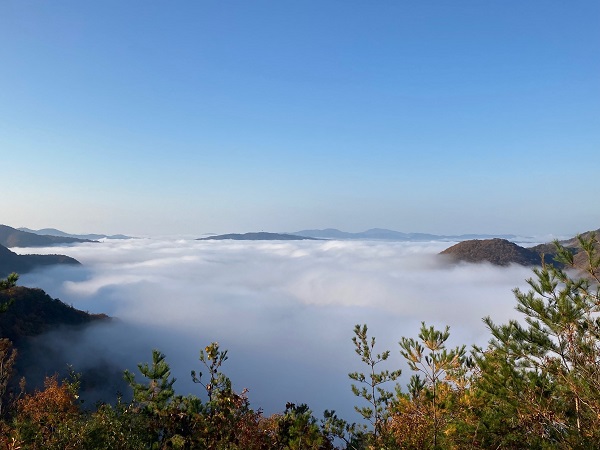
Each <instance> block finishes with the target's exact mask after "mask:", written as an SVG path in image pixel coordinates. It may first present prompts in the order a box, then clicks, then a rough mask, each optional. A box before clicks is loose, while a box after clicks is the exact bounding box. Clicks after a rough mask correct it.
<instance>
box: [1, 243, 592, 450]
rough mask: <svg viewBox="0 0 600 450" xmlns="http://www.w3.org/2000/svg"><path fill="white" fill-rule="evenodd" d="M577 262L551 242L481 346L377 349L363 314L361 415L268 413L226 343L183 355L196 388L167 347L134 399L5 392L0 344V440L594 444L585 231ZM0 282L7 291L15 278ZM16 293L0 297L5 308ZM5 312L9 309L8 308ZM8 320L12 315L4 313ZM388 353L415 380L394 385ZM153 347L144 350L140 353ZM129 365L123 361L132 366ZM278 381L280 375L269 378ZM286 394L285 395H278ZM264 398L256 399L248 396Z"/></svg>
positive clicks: (432, 334) (52, 388)
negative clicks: (511, 312)
mask: <svg viewBox="0 0 600 450" xmlns="http://www.w3.org/2000/svg"><path fill="white" fill-rule="evenodd" d="M577 245H578V247H579V248H580V251H579V252H577V254H578V255H585V264H584V263H582V262H581V261H580V259H582V258H581V257H579V258H578V260H577V261H576V260H575V256H574V252H573V251H571V249H570V248H567V247H565V246H563V245H561V244H560V243H556V252H555V253H556V258H557V260H558V261H559V262H560V264H557V265H543V266H541V267H538V268H535V269H533V275H532V278H531V279H530V280H528V283H529V286H530V289H529V290H528V291H527V292H523V291H520V290H515V291H514V293H515V298H516V309H517V311H518V312H519V313H520V320H518V321H517V320H515V321H511V322H509V323H505V324H497V323H495V322H494V321H493V319H492V318H489V317H488V318H485V319H484V321H485V323H486V324H487V326H488V328H489V331H490V340H489V344H488V345H487V346H486V347H485V348H472V349H471V348H467V347H466V346H459V347H456V348H447V347H446V342H447V340H448V338H449V336H450V330H449V329H448V328H447V327H446V328H444V329H436V328H434V327H431V326H428V325H427V324H426V323H423V324H422V327H421V330H420V333H419V335H418V336H414V337H402V336H398V337H397V339H398V340H399V346H398V347H397V348H395V349H380V348H379V347H378V346H377V343H376V340H375V338H374V337H372V336H371V335H370V334H369V330H368V328H367V326H366V325H357V326H356V327H355V329H354V338H353V339H352V343H350V342H349V343H348V344H349V345H348V350H349V351H351V348H352V345H353V346H354V350H355V353H356V355H357V358H359V359H360V360H361V361H362V363H363V364H364V365H363V367H364V370H363V371H362V372H354V373H350V374H349V378H350V380H349V381H348V380H340V383H348V384H349V389H348V393H349V395H352V393H353V394H354V395H355V396H356V405H357V406H356V410H357V412H358V413H359V414H360V415H361V416H362V418H363V422H362V423H361V424H351V423H348V422H346V421H345V420H344V418H340V417H338V416H337V415H336V414H335V412H333V411H325V412H324V414H323V417H322V418H317V417H316V416H315V414H313V412H312V411H311V410H310V409H309V406H307V405H304V404H293V403H287V404H283V403H282V412H281V413H279V414H274V415H271V416H268V417H267V416H264V415H263V414H262V412H261V410H260V408H258V407H257V406H255V405H252V404H251V402H250V400H249V399H248V397H247V395H246V391H241V392H237V391H235V390H234V388H233V386H232V384H231V381H230V380H229V378H228V377H227V375H226V374H225V373H226V362H227V359H228V357H229V355H228V353H227V351H226V350H224V349H221V348H220V346H219V344H218V343H216V342H214V343H211V344H209V345H207V346H206V347H205V348H204V349H202V350H201V351H200V357H199V359H200V363H199V364H197V363H196V364H194V362H193V361H190V367H191V368H193V367H194V366H199V367H200V371H199V372H195V371H192V373H191V376H192V378H193V380H194V381H195V382H196V383H197V386H198V393H197V395H192V396H187V397H182V396H179V395H176V393H175V389H174V388H175V382H176V381H175V380H174V379H173V378H172V377H171V371H170V367H169V364H168V359H167V356H165V355H164V354H162V353H161V352H160V351H159V350H154V351H152V353H151V359H150V361H149V362H148V363H144V364H140V365H139V371H140V373H141V374H142V377H136V376H134V374H133V373H131V372H129V371H125V373H124V377H125V379H126V381H127V383H128V385H129V387H130V391H131V393H132V400H131V401H124V400H122V399H121V398H119V397H117V396H116V397H115V401H114V403H113V404H101V405H98V407H97V408H94V409H93V410H91V411H90V410H88V411H84V410H83V409H82V408H80V404H79V401H78V391H79V388H80V383H81V380H80V379H79V378H78V377H77V376H76V375H75V376H73V377H71V378H69V379H66V380H59V379H57V378H56V377H51V378H48V379H47V380H46V384H45V387H44V388H42V389H39V390H37V391H35V392H29V393H26V392H18V391H15V392H12V393H11V392H8V391H7V390H6V389H5V387H6V379H7V376H8V375H9V374H10V372H11V369H12V366H13V365H14V361H15V354H14V352H13V351H12V350H11V344H10V343H9V341H8V340H7V339H4V340H2V341H1V342H2V345H1V346H0V362H1V364H0V398H1V400H2V401H1V403H0V405H1V407H2V409H1V411H0V412H1V414H2V419H1V422H0V446H2V448H7V449H61V450H62V449H107V448H110V449H168V448H177V449H256V450H259V449H282V450H283V449H290V450H291V449H298V450H300V449H323V450H325V449H333V448H342V449H354V450H359V449H382V448H384V449H489V448H494V449H524V448H535V449H594V448H600V444H599V443H600V320H599V319H598V312H600V311H599V310H600V306H599V305H600V279H599V277H598V269H599V268H600V254H599V252H598V240H597V238H596V236H595V235H588V236H584V237H580V238H579V240H578V241H577ZM15 282H16V279H15V278H14V277H12V278H9V279H7V280H3V281H2V282H1V283H0V290H2V291H4V298H5V299H6V298H12V293H14V294H15V296H16V295H17V293H18V289H16V288H15V286H14V284H15ZM17 302H18V299H16V300H15V301H13V302H12V304H11V302H10V301H9V300H4V302H3V303H2V304H3V305H5V306H6V307H5V308H3V309H6V310H7V311H10V310H11V308H13V307H15V304H16V303H17ZM4 314H8V313H6V312H5V313H4ZM11 314H14V315H15V320H16V319H17V316H18V315H19V314H20V313H19V312H18V311H16V310H15V311H14V312H13V313H11ZM391 351H394V352H396V351H398V352H400V354H401V355H402V356H403V357H404V358H405V359H406V362H407V365H408V368H409V370H410V372H411V373H412V375H413V376H412V377H411V379H410V382H409V383H408V385H407V386H399V385H397V384H396V383H397V380H398V378H399V376H400V370H398V368H395V367H389V366H388V365H387V364H388V358H389V355H390V354H391ZM149 354H150V353H149ZM130 369H131V368H130ZM273 383H277V380H273ZM282 401H285V400H284V399H282ZM258 406H260V405H258Z"/></svg>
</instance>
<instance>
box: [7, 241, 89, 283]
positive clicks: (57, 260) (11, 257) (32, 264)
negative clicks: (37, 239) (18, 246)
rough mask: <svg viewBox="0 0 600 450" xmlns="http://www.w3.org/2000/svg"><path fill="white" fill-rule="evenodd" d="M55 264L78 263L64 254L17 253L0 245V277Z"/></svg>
mask: <svg viewBox="0 0 600 450" xmlns="http://www.w3.org/2000/svg"><path fill="white" fill-rule="evenodd" d="M55 264H70V265H80V264H81V263H80V262H79V261H77V260H76V259H75V258H71V257H70V256H65V255H18V254H16V253H14V252H12V251H10V250H9V249H8V248H6V247H4V246H3V245H0V278H4V277H6V276H7V275H8V274H10V273H12V272H16V273H19V274H21V273H26V272H30V271H32V270H33V269H35V268H37V267H43V266H51V265H55Z"/></svg>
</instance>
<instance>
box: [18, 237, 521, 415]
mask: <svg viewBox="0 0 600 450" xmlns="http://www.w3.org/2000/svg"><path fill="white" fill-rule="evenodd" d="M450 245H452V243H446V242H432V243H406V242H402V243H401V242H368V241H353V242H348V241H277V242H266V241H262V242H261V241H243V242H240V241H194V240H174V239H170V240H168V239H131V240H106V241H103V242H101V243H95V244H83V245H77V246H67V247H52V248H42V249H37V248H36V249H35V251H33V250H32V249H14V250H16V251H18V252H19V253H34V252H35V253H61V254H66V255H69V256H72V257H74V258H76V259H78V260H79V261H80V262H81V263H82V264H83V266H82V267H68V268H52V269H46V270H44V271H39V272H35V273H30V274H25V275H22V276H21V278H20V284H22V285H25V286H30V287H40V288H42V289H44V290H46V292H47V293H48V294H49V295H50V296H52V297H54V298H56V297H58V298H60V299H61V300H62V301H63V302H65V303H67V304H72V305H73V306H74V307H76V308H78V309H82V310H86V311H89V312H93V313H106V314H108V315H110V316H112V317H115V318H117V319H118V320H114V321H111V323H108V324H101V325H96V326H94V327H92V328H91V329H89V330H88V331H87V332H86V334H85V336H84V337H83V338H81V339H80V340H78V341H77V342H73V341H72V340H66V341H65V340H62V342H61V343H60V345H61V346H62V347H64V349H65V351H66V352H67V353H68V356H69V358H70V359H71V360H72V362H73V365H74V367H75V369H76V370H82V369H84V368H85V367H86V366H89V365H90V364H93V363H94V362H95V361H98V360H101V359H107V360H110V361H111V362H114V363H115V364H116V365H117V366H118V367H120V368H122V369H130V370H133V369H135V368H136V365H137V364H138V363H140V362H149V361H150V360H151V350H152V349H153V348H157V349H159V350H161V351H162V352H163V353H165V354H166V356H167V361H168V362H169V363H170V364H171V367H172V373H173V376H175V377H176V378H177V382H176V383H175V387H176V389H177V391H178V393H180V394H188V393H195V394H201V387H200V386H198V385H195V384H193V383H192V381H191V378H190V371H191V370H196V371H198V370H200V371H202V369H203V368H202V367H201V365H200V364H201V363H200V362H199V360H198V356H199V351H200V349H202V348H204V347H205V346H206V345H207V344H209V343H210V342H212V341H218V342H219V344H220V345H221V348H222V349H228V350H229V360H228V361H227V362H226V363H225V365H224V367H223V372H224V373H225V374H226V375H228V376H229V377H230V378H231V379H232V382H233V386H234V389H235V390H236V391H241V390H242V389H243V388H248V389H249V393H248V396H249V398H250V401H251V404H252V406H253V407H254V408H259V407H262V408H263V409H264V410H265V412H266V413H273V412H277V411H282V410H283V409H285V404H286V402H294V403H307V404H308V405H309V406H310V407H311V409H312V410H313V412H314V413H315V415H316V416H321V415H322V412H323V410H324V409H335V410H336V411H338V413H340V414H341V415H342V416H343V417H345V418H346V419H347V420H350V421H355V420H356V421H357V420H358V419H359V417H358V414H357V413H355V412H354V411H353V405H355V404H360V405H362V403H361V400H360V399H357V398H355V397H354V396H353V395H352V393H351V391H350V380H349V379H348V376H347V374H348V372H352V371H355V370H359V371H362V370H364V369H366V367H362V366H361V362H360V359H359V357H358V356H357V355H356V354H355V352H354V347H353V344H352V341H351V338H352V336H353V332H352V330H353V328H354V325H355V324H358V323H360V324H362V323H366V324H368V326H369V332H370V334H371V335H374V336H376V338H377V344H376V350H379V351H383V350H385V349H390V350H392V355H391V357H390V359H389V364H388V365H387V366H385V367H386V368H390V369H395V368H397V367H400V368H402V369H403V374H402V377H401V379H400V383H401V384H402V385H403V386H405V384H406V382H407V381H408V378H409V377H410V375H411V373H410V371H409V369H408V368H407V367H406V365H405V364H404V361H403V360H402V358H401V356H400V354H399V346H398V341H399V340H400V338H401V337H402V336H407V337H416V336H417V335H418V330H419V327H420V323H421V321H425V322H426V323H427V324H428V325H435V326H436V327H443V326H445V325H449V326H450V327H451V336H450V341H449V345H450V346H455V345H459V344H467V346H470V345H471V344H478V345H485V344H486V342H487V340H488V338H489V334H488V332H487V330H486V328H485V326H484V324H483V323H482V320H481V319H482V317H484V316H487V315H489V316H491V317H492V318H493V320H494V321H495V322H497V323H502V322H505V321H506V320H508V319H509V318H515V317H518V315H517V313H516V312H515V311H514V306H515V300H514V296H513V294H512V292H511V291H512V289H513V288H515V287H521V288H526V283H525V279H526V278H528V277H530V276H531V270H530V269H528V268H524V267H520V266H510V267H506V268H498V267H493V266H491V265H487V264H481V265H471V264H460V265H449V264H446V262H445V261H444V260H443V259H442V258H441V257H439V256H438V255H437V253H438V252H440V251H441V250H443V249H445V248H447V247H449V246H450ZM55 338H56V336H55ZM382 368H384V366H382ZM138 379H140V376H139V375H138ZM390 389H391V386H390ZM115 395H116V394H115Z"/></svg>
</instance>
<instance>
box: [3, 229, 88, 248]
mask: <svg viewBox="0 0 600 450" xmlns="http://www.w3.org/2000/svg"><path fill="white" fill-rule="evenodd" d="M82 242H97V241H93V240H90V239H78V238H74V237H68V236H47V235H44V236H41V235H38V234H35V233H28V232H26V231H21V230H17V229H16V228H12V227H9V226H7V225H0V245H4V246H5V247H48V246H51V245H56V244H76V243H82Z"/></svg>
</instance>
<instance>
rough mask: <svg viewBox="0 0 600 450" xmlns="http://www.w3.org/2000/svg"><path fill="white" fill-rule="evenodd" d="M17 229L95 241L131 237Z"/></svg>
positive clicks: (46, 229) (54, 230)
mask: <svg viewBox="0 0 600 450" xmlns="http://www.w3.org/2000/svg"><path fill="white" fill-rule="evenodd" d="M17 229H18V230H20V231H25V232H27V233H33V234H38V235H40V236H57V237H68V238H75V239H85V240H93V241H96V240H98V239H131V236H125V235H124V234H113V235H107V234H70V233H65V232H64V231H60V230H57V229H56V228H42V229H41V230H31V229H29V228H25V227H20V228H17Z"/></svg>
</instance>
